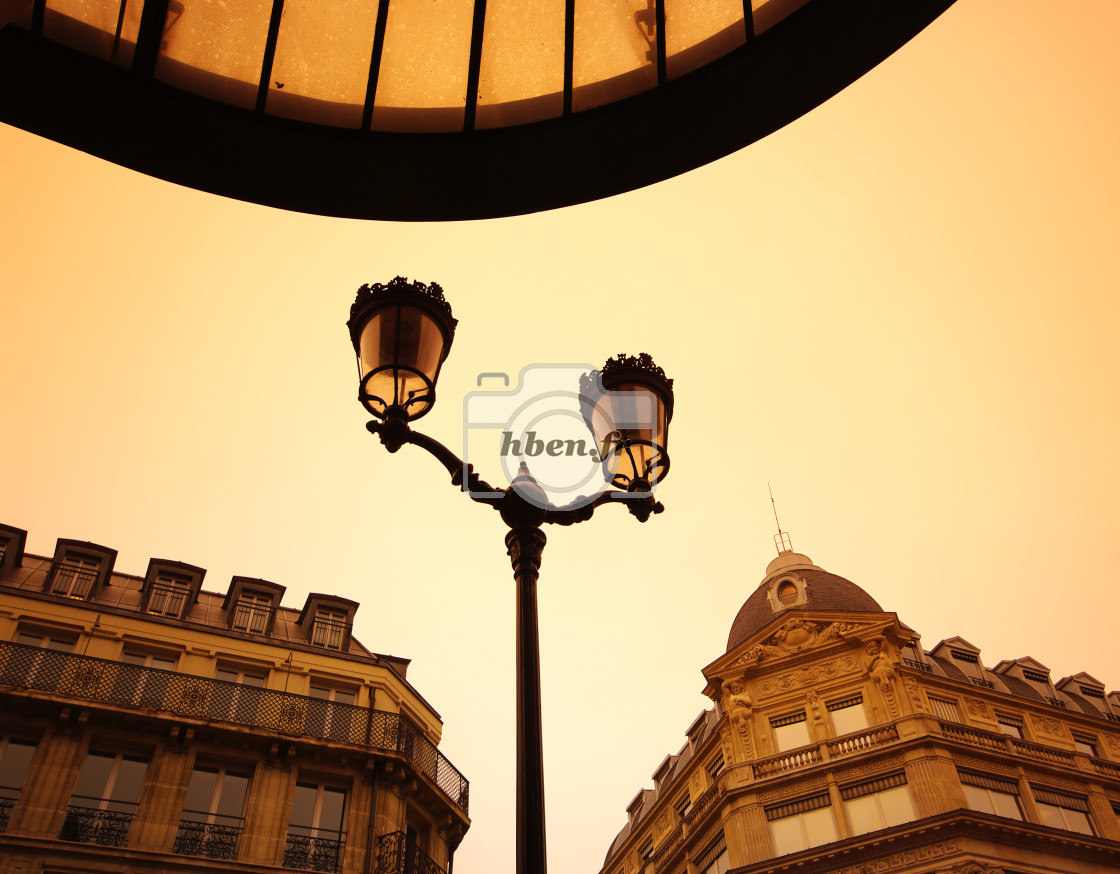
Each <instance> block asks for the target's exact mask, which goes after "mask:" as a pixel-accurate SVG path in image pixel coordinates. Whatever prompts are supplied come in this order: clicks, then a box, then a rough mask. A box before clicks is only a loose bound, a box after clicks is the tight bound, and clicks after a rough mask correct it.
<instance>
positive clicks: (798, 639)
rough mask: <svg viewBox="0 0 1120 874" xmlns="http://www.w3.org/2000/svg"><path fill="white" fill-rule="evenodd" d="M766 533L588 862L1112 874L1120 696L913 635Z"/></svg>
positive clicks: (862, 873)
mask: <svg viewBox="0 0 1120 874" xmlns="http://www.w3.org/2000/svg"><path fill="white" fill-rule="evenodd" d="M781 545H782V546H783V547H784V549H780V552H779V555H778V557H777V558H775V559H774V560H773V561H771V562H770V564H769V566H768V567H767V568H766V573H765V576H764V577H763V579H762V582H761V584H760V585H759V586H758V588H757V589H756V590H755V591H754V592H753V593H752V594H751V595H750V597H749V598H747V600H746V602H745V603H744V604H743V606H742V609H740V611H739V613H738V615H737V616H736V617H735V619H734V622H733V623H732V625H731V632H730V635H729V637H728V641H727V649H726V652H724V654H723V655H721V656H720V657H719V658H717V659H716V660H715V661H714V662H712V663H711V664H710V665H708V666H707V667H706V668H704V669H703V673H704V677H705V678H706V680H707V686H706V687H705V689H704V693H705V694H706V695H707V696H708V697H710V698H711V699H712V700H713V701H714V702H715V706H714V707H713V708H712V709H711V710H708V711H705V712H703V713H701V714H700V715H699V716H698V717H697V719H696V720H695V721H694V722H693V724H692V725H691V726H689V727H688V729H687V732H686V735H687V740H686V742H685V744H684V746H682V747H681V749H680V750H679V751H678V752H677V753H676V754H674V755H670V756H667V757H666V758H665V759H664V761H662V762H661V764H660V765H659V766H658V767H657V769H656V770H655V771H654V772H653V787H652V788H647V789H642V790H641V791H640V792H638V794H637V795H636V796H635V797H634V799H633V801H631V803H630V805H629V807H628V808H627V814H628V822H627V824H626V825H625V826H624V827H623V829H622V831H621V832H620V833H619V834H618V836H617V837H616V838H615V840H614V842H613V843H612V845H611V847H610V849H609V851H608V853H607V857H606V861H605V863H604V865H603V868H602V871H601V874H723V872H727V871H735V872H736V874H764V872H765V874H780V872H790V874H826V872H827V874H886V872H892V874H894V872H897V874H1105V872H1116V871H1120V693H1117V692H1115V691H1113V692H1106V691H1105V688H1104V686H1103V685H1102V684H1101V683H1100V682H1099V681H1097V680H1096V679H1094V678H1093V677H1092V676H1091V675H1090V674H1088V673H1079V674H1076V675H1074V676H1072V677H1066V678H1063V679H1059V680H1057V681H1054V680H1053V679H1052V678H1051V676H1050V672H1049V670H1048V669H1047V667H1046V666H1045V665H1043V664H1040V663H1039V662H1037V661H1035V660H1034V659H1032V658H1029V657H1024V658H1016V659H1011V660H1004V661H1000V662H999V663H997V664H995V665H994V666H992V667H990V668H989V667H987V666H986V665H985V662H984V660H983V659H982V658H981V653H980V650H979V649H978V648H977V647H976V646H974V645H973V644H971V643H969V642H968V641H966V640H963V639H962V638H959V637H954V638H950V639H949V640H944V641H941V642H940V643H938V644H937V645H936V646H934V647H933V648H932V649H930V650H926V649H924V648H923V647H922V644H921V642H920V639H919V635H918V632H916V631H915V630H913V629H911V628H910V627H908V626H907V625H905V624H903V623H902V622H901V621H900V620H899V618H898V617H897V616H896V615H895V614H894V613H890V612H887V611H885V610H884V609H883V608H882V607H880V606H879V604H878V602H876V600H875V599H874V598H872V597H871V595H869V594H868V593H867V592H865V591H864V590H863V589H861V588H860V587H859V586H857V585H856V584H855V583H852V582H850V581H848V580H846V579H844V578H843V577H840V576H837V575H836V574H833V573H829V572H827V571H825V570H823V569H821V568H820V567H817V566H816V565H814V564H813V562H812V561H810V560H809V558H807V557H806V556H804V555H801V554H799V553H796V552H793V551H792V549H791V548H790V547H789V543H788V539H785V540H783V542H782V544H781Z"/></svg>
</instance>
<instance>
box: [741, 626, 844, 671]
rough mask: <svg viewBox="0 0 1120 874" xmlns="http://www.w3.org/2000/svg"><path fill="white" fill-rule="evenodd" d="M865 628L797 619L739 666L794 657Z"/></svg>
mask: <svg viewBox="0 0 1120 874" xmlns="http://www.w3.org/2000/svg"><path fill="white" fill-rule="evenodd" d="M864 627H865V626H862V625H856V624H855V623H854V622H833V623H832V624H831V625H829V626H827V627H823V626H821V625H818V624H817V623H815V622H809V621H807V620H805V619H801V618H799V617H795V618H793V619H790V620H789V621H788V622H786V623H785V624H783V625H782V627H781V628H779V629H778V630H777V631H775V632H774V634H773V636H772V637H771V638H770V639H769V640H768V641H766V642H764V643H756V644H755V645H754V646H752V647H751V648H750V649H749V650H747V651H746V653H744V654H743V655H742V656H741V657H740V658H739V659H738V661H736V664H737V665H738V664H757V663H758V662H760V661H762V660H763V659H767V658H778V657H782V656H789V655H795V654H797V653H800V652H805V651H806V650H809V649H813V648H815V647H820V646H825V645H826V644H829V643H834V642H836V641H839V640H844V639H845V638H846V637H847V636H849V635H850V634H852V632H854V631H858V630H859V629H861V628H864Z"/></svg>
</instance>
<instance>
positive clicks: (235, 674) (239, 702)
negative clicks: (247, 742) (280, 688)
mask: <svg viewBox="0 0 1120 874" xmlns="http://www.w3.org/2000/svg"><path fill="white" fill-rule="evenodd" d="M214 679H216V680H219V681H221V682H218V683H215V684H214V691H213V692H212V693H211V702H212V706H211V712H212V713H213V714H214V715H215V716H217V717H218V718H219V719H229V720H231V721H233V722H243V723H246V724H247V725H255V724H256V721H257V708H258V707H259V706H260V702H261V692H260V691H259V690H261V689H263V688H264V684H265V682H266V680H267V678H266V677H265V675H264V674H258V673H254V672H251V671H246V670H242V669H240V668H218V670H217V671H215V672H214Z"/></svg>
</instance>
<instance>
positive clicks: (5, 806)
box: [0, 798, 16, 834]
mask: <svg viewBox="0 0 1120 874" xmlns="http://www.w3.org/2000/svg"><path fill="white" fill-rule="evenodd" d="M15 806H16V800H15V799H14V798H0V834H3V833H4V832H6V831H7V830H8V818H9V817H10V816H11V815H12V808H13V807H15Z"/></svg>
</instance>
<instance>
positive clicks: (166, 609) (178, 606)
mask: <svg viewBox="0 0 1120 874" xmlns="http://www.w3.org/2000/svg"><path fill="white" fill-rule="evenodd" d="M190 592H191V581H190V578H188V577H183V576H180V575H179V574H173V573H170V572H169V571H162V572H160V573H158V574H156V578H155V582H153V583H152V596H151V598H150V599H149V600H148V612H149V613H154V614H156V615H157V616H174V617H175V618H176V619H178V618H179V617H181V616H182V615H183V607H184V606H186V603H187V598H188V597H189V596H190Z"/></svg>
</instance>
